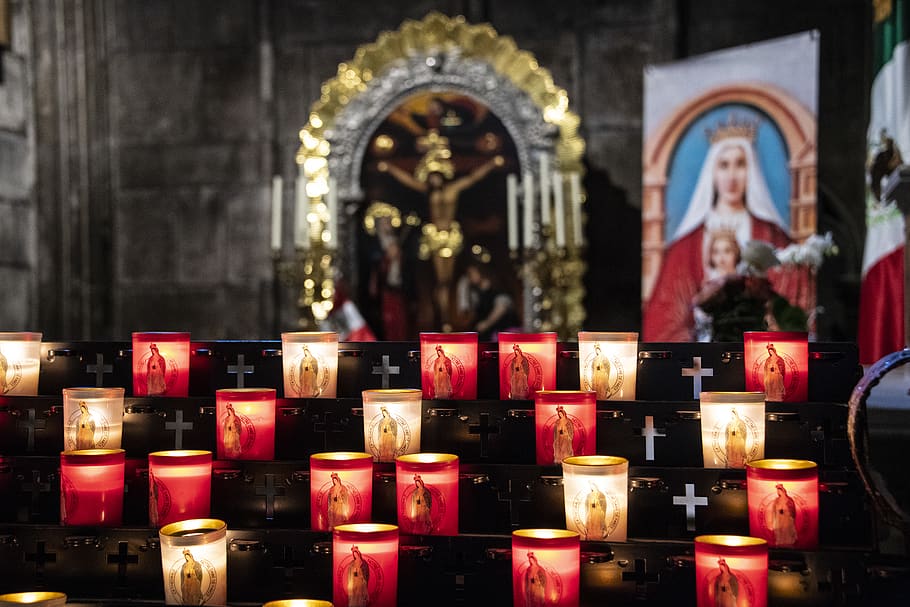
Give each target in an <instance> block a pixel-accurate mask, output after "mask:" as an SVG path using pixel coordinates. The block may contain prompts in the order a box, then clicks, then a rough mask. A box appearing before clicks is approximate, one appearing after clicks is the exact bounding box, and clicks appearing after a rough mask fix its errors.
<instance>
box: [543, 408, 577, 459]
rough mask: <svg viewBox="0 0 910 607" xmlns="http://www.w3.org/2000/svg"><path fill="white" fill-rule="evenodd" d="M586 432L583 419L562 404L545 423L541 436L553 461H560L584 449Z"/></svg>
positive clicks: (545, 449)
mask: <svg viewBox="0 0 910 607" xmlns="http://www.w3.org/2000/svg"><path fill="white" fill-rule="evenodd" d="M585 434H586V433H585V427H584V424H583V423H582V422H581V420H580V419H578V418H577V417H575V416H574V415H569V414H568V413H566V410H565V408H563V406H562V405H557V406H556V412H555V413H554V414H553V415H551V416H550V417H548V418H547V421H546V422H545V423H544V425H543V430H541V437H540V438H541V441H543V447H544V451H545V452H546V453H552V454H553V461H554V462H556V463H559V462H562V460H564V459H566V458H567V457H572V456H573V455H575V454H576V453H578V454H581V453H582V452H583V451H584V446H585V438H586V436H585Z"/></svg>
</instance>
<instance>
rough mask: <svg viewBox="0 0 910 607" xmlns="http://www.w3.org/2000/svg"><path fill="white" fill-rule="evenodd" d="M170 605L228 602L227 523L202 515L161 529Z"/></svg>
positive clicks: (167, 593)
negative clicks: (202, 516) (199, 517)
mask: <svg viewBox="0 0 910 607" xmlns="http://www.w3.org/2000/svg"><path fill="white" fill-rule="evenodd" d="M158 537H159V538H160V541H161V571H162V574H163V577H164V602H165V604H167V605H225V604H226V603H227V524H226V523H225V522H224V521H221V520H218V519H213V518H203V519H189V520H185V521H178V522H176V523H171V524H169V525H165V526H164V527H162V528H161V529H160V530H159V531H158Z"/></svg>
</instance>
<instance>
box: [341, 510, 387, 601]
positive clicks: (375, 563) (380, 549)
mask: <svg viewBox="0 0 910 607" xmlns="http://www.w3.org/2000/svg"><path fill="white" fill-rule="evenodd" d="M397 601H398V527H396V526H395V525H384V524H380V523H353V524H349V525H338V526H337V527H335V530H334V531H333V532H332V602H333V603H334V604H335V605H336V607H349V606H350V607H355V606H360V605H364V606H365V605H369V606H370V607H395V606H396V605H397Z"/></svg>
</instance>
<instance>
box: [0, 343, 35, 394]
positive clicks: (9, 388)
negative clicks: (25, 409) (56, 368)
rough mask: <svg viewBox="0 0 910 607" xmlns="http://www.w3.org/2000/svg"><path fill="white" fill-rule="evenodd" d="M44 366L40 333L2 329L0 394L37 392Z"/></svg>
mask: <svg viewBox="0 0 910 607" xmlns="http://www.w3.org/2000/svg"><path fill="white" fill-rule="evenodd" d="M40 368H41V333H34V332H29V331H25V332H18V333H13V332H0V396H3V395H4V394H9V395H19V396H35V395H37V394H38V373H39V370H40Z"/></svg>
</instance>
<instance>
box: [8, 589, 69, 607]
mask: <svg viewBox="0 0 910 607" xmlns="http://www.w3.org/2000/svg"><path fill="white" fill-rule="evenodd" d="M21 605H30V607H63V606H64V605H66V595H65V594H63V593H62V592H13V593H11V594H0V607H20V606H21Z"/></svg>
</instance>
